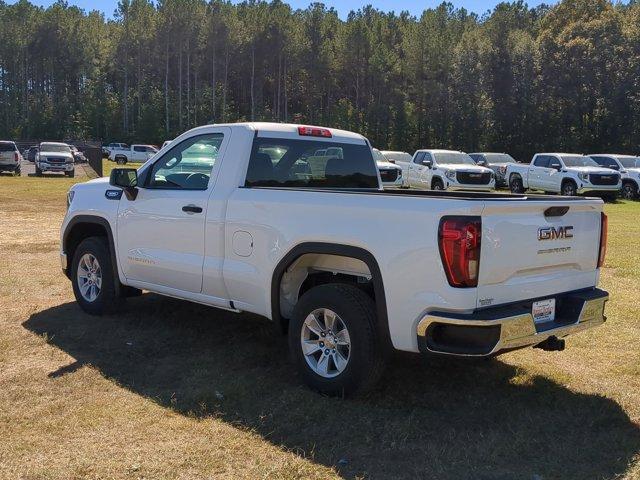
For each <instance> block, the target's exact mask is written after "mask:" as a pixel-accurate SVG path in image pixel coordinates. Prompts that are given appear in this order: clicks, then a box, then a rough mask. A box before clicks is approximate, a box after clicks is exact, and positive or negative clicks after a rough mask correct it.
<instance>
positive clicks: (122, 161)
mask: <svg viewBox="0 0 640 480" xmlns="http://www.w3.org/2000/svg"><path fill="white" fill-rule="evenodd" d="M116 163H117V164H118V165H124V164H125V163H127V159H126V158H124V157H116Z"/></svg>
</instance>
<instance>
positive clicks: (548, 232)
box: [538, 226, 573, 240]
mask: <svg viewBox="0 0 640 480" xmlns="http://www.w3.org/2000/svg"><path fill="white" fill-rule="evenodd" d="M562 238H573V226H566V227H540V228H539V229H538V240H559V239H562Z"/></svg>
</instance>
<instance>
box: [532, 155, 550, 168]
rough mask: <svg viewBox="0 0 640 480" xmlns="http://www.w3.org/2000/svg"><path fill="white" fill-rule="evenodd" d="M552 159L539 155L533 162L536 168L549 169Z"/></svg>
mask: <svg viewBox="0 0 640 480" xmlns="http://www.w3.org/2000/svg"><path fill="white" fill-rule="evenodd" d="M549 160H550V158H549V157H548V156H546V155H538V156H537V157H536V159H535V161H534V162H533V164H534V165H535V166H536V167H542V168H548V167H549Z"/></svg>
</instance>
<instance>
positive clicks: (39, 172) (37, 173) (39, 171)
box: [36, 166, 42, 177]
mask: <svg viewBox="0 0 640 480" xmlns="http://www.w3.org/2000/svg"><path fill="white" fill-rule="evenodd" d="M41 176H42V170H40V169H39V168H38V167H37V166H36V177H41Z"/></svg>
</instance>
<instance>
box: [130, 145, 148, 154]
mask: <svg viewBox="0 0 640 480" xmlns="http://www.w3.org/2000/svg"><path fill="white" fill-rule="evenodd" d="M133 151H134V152H141V153H144V152H146V151H147V148H146V147H142V146H139V145H136V146H135V147H133Z"/></svg>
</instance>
